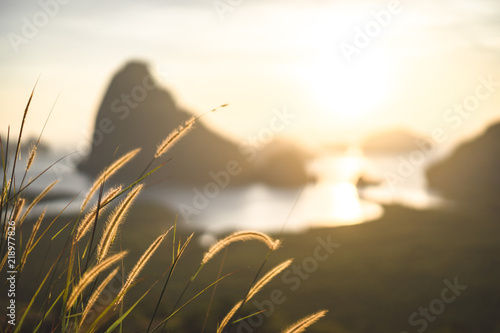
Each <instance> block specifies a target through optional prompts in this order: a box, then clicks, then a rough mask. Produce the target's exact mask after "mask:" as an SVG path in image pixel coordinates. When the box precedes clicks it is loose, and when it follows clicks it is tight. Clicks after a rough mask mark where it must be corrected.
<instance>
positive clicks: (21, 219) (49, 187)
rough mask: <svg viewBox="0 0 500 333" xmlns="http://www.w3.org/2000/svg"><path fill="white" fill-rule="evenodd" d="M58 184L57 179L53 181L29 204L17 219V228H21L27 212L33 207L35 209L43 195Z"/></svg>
mask: <svg viewBox="0 0 500 333" xmlns="http://www.w3.org/2000/svg"><path fill="white" fill-rule="evenodd" d="M58 182H59V179H57V180H55V181H53V182H52V183H51V184H50V185H49V186H47V187H46V188H45V190H43V191H42V193H40V194H39V195H38V196H37V197H36V198H35V199H34V200H33V202H31V204H30V205H29V206H28V208H27V209H26V212H24V214H23V216H22V217H21V218H20V219H19V225H18V227H21V224H22V223H23V221H24V220H25V219H26V216H28V214H29V212H30V211H31V210H32V209H33V207H35V205H36V204H37V203H38V202H39V201H40V200H42V199H43V197H44V196H45V195H47V193H49V191H50V190H51V189H52V188H53V187H54V186H55V185H56V184H57V183H58Z"/></svg>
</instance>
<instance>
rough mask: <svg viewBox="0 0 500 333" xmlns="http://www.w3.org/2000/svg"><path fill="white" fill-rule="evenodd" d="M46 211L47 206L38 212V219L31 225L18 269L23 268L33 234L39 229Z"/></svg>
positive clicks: (31, 243) (32, 240) (33, 237)
mask: <svg viewBox="0 0 500 333" xmlns="http://www.w3.org/2000/svg"><path fill="white" fill-rule="evenodd" d="M46 212H47V208H45V209H44V210H43V212H42V213H41V214H40V217H38V220H37V221H36V223H35V225H34V226H33V230H32V231H31V235H30V238H29V239H28V242H27V243H26V247H25V249H24V252H23V256H22V258H21V268H20V269H19V270H20V271H22V270H23V268H24V265H25V264H26V259H27V258H28V254H29V253H30V252H31V250H32V246H33V242H34V241H35V236H36V233H37V232H38V229H40V225H41V224H42V220H43V218H44V216H45V213H46Z"/></svg>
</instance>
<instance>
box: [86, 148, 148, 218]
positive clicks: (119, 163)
mask: <svg viewBox="0 0 500 333" xmlns="http://www.w3.org/2000/svg"><path fill="white" fill-rule="evenodd" d="M140 150H141V149H140V148H137V149H134V150H132V151H130V152H128V153H126V154H125V155H123V156H122V157H120V158H119V159H117V160H116V161H115V162H113V163H112V164H111V165H110V166H109V167H108V168H106V169H104V170H103V171H102V172H101V173H100V174H99V176H98V177H97V179H96V180H95V181H94V184H92V187H91V188H90V191H89V192H88V193H87V195H86V196H85V199H84V200H83V203H82V207H81V210H82V211H83V210H84V209H85V207H87V204H88V203H89V201H90V199H91V198H92V196H93V195H94V193H95V192H96V191H97V190H98V189H99V187H100V186H101V185H102V183H103V182H104V181H105V180H106V179H108V178H110V177H111V176H113V175H114V174H115V173H116V172H117V171H118V170H120V169H121V168H122V167H123V166H124V165H125V164H126V163H127V162H129V161H130V160H131V159H132V158H134V157H135V155H137V154H138V153H139V151H140Z"/></svg>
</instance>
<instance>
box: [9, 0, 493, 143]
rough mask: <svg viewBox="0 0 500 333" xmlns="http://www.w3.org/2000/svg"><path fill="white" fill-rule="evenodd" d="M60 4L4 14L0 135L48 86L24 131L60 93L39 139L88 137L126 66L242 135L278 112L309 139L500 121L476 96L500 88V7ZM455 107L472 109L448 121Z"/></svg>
mask: <svg viewBox="0 0 500 333" xmlns="http://www.w3.org/2000/svg"><path fill="white" fill-rule="evenodd" d="M56 1H57V0H42V1H40V2H38V1H32V2H30V3H21V2H19V1H14V0H4V1H2V3H1V4H0V33H1V36H2V38H1V40H0V50H1V52H0V105H1V107H0V125H1V126H0V133H3V134H4V133H6V129H7V126H8V125H11V126H12V128H13V129H15V128H17V126H18V124H19V122H20V119H21V116H22V111H23V109H24V105H25V103H26V101H27V99H28V96H29V93H30V91H31V89H32V87H33V85H34V83H35V81H36V80H37V78H38V77H39V76H40V79H39V82H38V86H37V90H36V94H35V97H34V101H33V107H32V111H31V113H30V115H29V119H28V125H27V130H28V132H29V133H33V134H36V133H38V132H39V131H40V129H41V127H42V123H43V121H44V119H45V118H46V116H47V114H48V112H49V111H50V109H51V107H52V105H53V103H54V101H55V100H56V98H57V96H58V95H59V94H60V97H59V100H58V102H57V105H56V107H55V109H54V113H53V115H52V118H51V120H50V122H49V125H48V127H47V130H46V133H45V138H46V139H47V140H48V141H50V142H51V143H56V144H59V145H62V146H68V145H71V144H75V143H77V142H80V141H81V140H87V138H88V137H89V134H90V131H91V129H92V127H93V119H94V116H95V113H96V112H97V108H98V106H99V104H100V101H101V99H102V97H103V94H104V89H105V88H106V86H107V84H108V83H109V80H110V78H111V76H112V75H113V74H114V73H115V72H116V71H117V70H118V69H119V68H120V67H121V66H122V65H123V64H124V63H125V62H126V61H127V60H129V59H143V60H146V61H148V62H150V64H151V68H152V69H153V70H155V71H156V74H157V77H158V79H159V80H161V81H162V82H163V84H164V85H165V86H166V87H167V88H168V89H171V90H172V91H173V93H174V94H175V96H176V99H177V101H178V102H179V104H180V105H182V106H183V107H185V108H187V109H189V110H192V111H193V112H195V113H197V114H199V113H202V112H205V111H207V110H210V109H212V108H213V107H215V106H218V105H220V104H224V103H229V104H231V107H230V108H226V109H223V110H221V111H220V112H218V113H215V114H211V115H210V117H209V118H206V120H207V122H209V123H210V124H211V125H213V126H215V127H217V128H219V129H221V130H223V131H224V132H225V133H227V134H228V135H231V136H233V137H235V138H237V139H245V138H247V137H249V136H252V135H256V134H258V133H259V131H260V130H262V128H265V127H268V126H269V122H270V120H271V119H272V117H273V112H274V110H276V109H279V110H283V108H286V109H287V110H289V111H288V112H290V113H293V114H294V115H296V118H294V119H293V120H292V121H291V123H290V125H288V126H287V128H286V129H285V131H284V132H283V133H280V134H283V135H289V136H292V135H293V136H296V137H298V138H300V139H301V140H304V141H308V142H332V141H342V140H351V141H356V140H357V139H358V138H359V137H360V136H362V135H366V133H368V132H369V131H375V130H379V129H383V128H390V127H393V126H407V127H410V128H413V129H415V130H419V131H423V132H426V133H431V132H432V131H433V130H434V129H436V128H442V129H443V130H444V131H446V133H448V134H449V135H450V137H452V136H456V135H459V134H467V133H472V132H474V131H477V130H479V129H481V128H483V127H484V126H485V125H486V124H487V123H488V122H489V121H491V120H493V119H499V118H500V117H499V116H500V112H499V111H500V108H499V106H500V86H499V87H494V85H493V88H492V87H489V86H488V87H479V88H478V86H481V85H484V84H483V83H482V82H483V81H484V80H486V81H488V80H490V81H496V79H498V81H499V82H500V61H499V60H500V2H498V1H495V0H453V1H451V0H450V1H435V0H434V1H432V0H422V1H408V0H405V1H400V2H399V5H398V2H397V1H396V2H391V1H373V0H372V1H366V2H363V1H347V0H346V1H327V0H324V1H321V0H316V1H312V0H309V1H279V0H274V1H273V0H268V1H264V0H262V1H258V0H252V1H250V0H220V1H212V0H199V1H180V0H179V1H152V0H150V1H140V2H139V1H135V2H133V1H130V0H126V1H97V0H92V1H77V0H69V1H68V0H64V1H63V0H60V2H56ZM63 2H64V3H63ZM186 3H187V4H186ZM54 4H57V6H54ZM44 8H45V9H44ZM377 17H378V21H377ZM33 27H35V30H33V29H32V28H33ZM360 31H362V33H360ZM367 33H368V34H367ZM362 34H363V35H362ZM370 35H371V36H370ZM489 77H490V79H488V78H489ZM480 78H483V79H480ZM490 85H491V84H490ZM488 88H490V89H491V90H492V91H491V92H490V93H489V94H487V92H488ZM478 89H479V93H480V94H481V93H483V94H482V95H481V99H478V98H476V100H478V101H479V103H478V105H474V103H475V100H474V98H475V97H474V96H475V94H476V93H477V91H478ZM497 89H498V90H499V91H496V90H497ZM486 95H488V96H486ZM456 103H458V104H463V103H471V104H470V106H469V108H470V109H471V110H472V109H473V111H467V112H465V111H462V113H458V111H452V110H451V111H448V110H449V109H450V108H452V107H453V106H454V104H456Z"/></svg>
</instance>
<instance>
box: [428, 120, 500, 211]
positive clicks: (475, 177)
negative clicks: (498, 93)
mask: <svg viewBox="0 0 500 333" xmlns="http://www.w3.org/2000/svg"><path fill="white" fill-rule="evenodd" d="M499 143H500V123H497V124H495V125H492V126H491V127H489V128H488V129H487V130H486V132H485V133H484V134H482V135H480V136H479V137H477V138H476V139H473V140H471V141H469V142H466V143H464V144H462V145H460V146H459V147H458V148H457V149H456V150H455V151H454V152H453V153H452V154H451V156H449V157H448V158H446V159H444V160H443V161H440V162H438V163H436V164H434V165H432V166H430V167H429V169H428V170H427V179H428V184H429V186H430V188H432V189H434V190H436V191H438V192H439V194H441V195H442V196H444V197H446V198H448V199H451V200H455V201H467V202H469V203H485V204H487V203H489V202H496V204H497V205H498V199H499V196H500V144H499Z"/></svg>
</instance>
